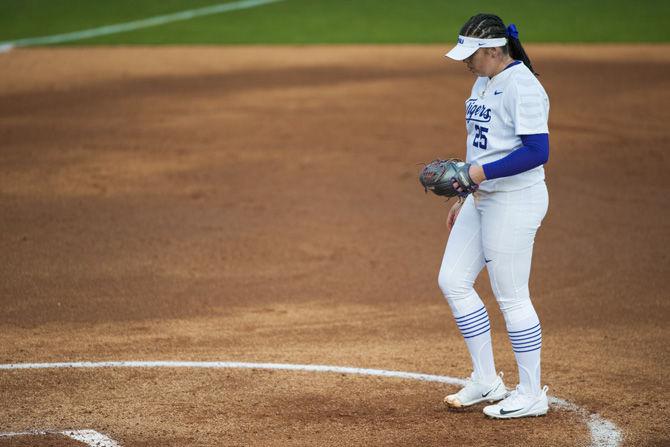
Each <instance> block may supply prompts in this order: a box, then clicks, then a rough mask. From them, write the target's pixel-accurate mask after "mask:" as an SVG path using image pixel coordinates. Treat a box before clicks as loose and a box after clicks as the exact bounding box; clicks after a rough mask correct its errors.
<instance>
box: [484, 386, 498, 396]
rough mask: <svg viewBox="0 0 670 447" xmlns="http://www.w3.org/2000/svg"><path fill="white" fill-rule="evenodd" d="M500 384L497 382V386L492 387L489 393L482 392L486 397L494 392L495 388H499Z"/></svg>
mask: <svg viewBox="0 0 670 447" xmlns="http://www.w3.org/2000/svg"><path fill="white" fill-rule="evenodd" d="M499 386H500V384H497V385H496V386H495V387H493V388H491V389H490V390H489V392H488V393H486V394H482V397H486V396H488V395H489V394H491V393H492V392H494V391H495V390H497V389H498V387H499Z"/></svg>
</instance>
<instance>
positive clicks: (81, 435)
mask: <svg viewBox="0 0 670 447" xmlns="http://www.w3.org/2000/svg"><path fill="white" fill-rule="evenodd" d="M45 435H63V436H67V437H68V438H70V439H74V440H75V441H79V442H83V443H84V444H86V445H87V446H89V447H121V445H120V444H118V443H117V442H116V441H114V440H113V439H111V438H110V437H108V436H106V435H103V434H102V433H99V432H97V431H95V430H65V431H55V430H31V431H19V432H6V433H0V437H6V438H8V437H14V436H45Z"/></svg>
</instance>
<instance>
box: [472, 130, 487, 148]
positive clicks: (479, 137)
mask: <svg viewBox="0 0 670 447" xmlns="http://www.w3.org/2000/svg"><path fill="white" fill-rule="evenodd" d="M488 131H489V129H488V127H484V126H479V125H477V124H475V138H474V139H473V140H472V145H473V146H474V147H478V148H479V149H486V143H487V142H488V140H487V139H486V132H488Z"/></svg>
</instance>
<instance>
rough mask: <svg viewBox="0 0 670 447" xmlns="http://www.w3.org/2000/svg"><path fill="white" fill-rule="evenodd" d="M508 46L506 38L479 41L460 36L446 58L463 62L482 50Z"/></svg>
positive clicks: (475, 38)
mask: <svg viewBox="0 0 670 447" xmlns="http://www.w3.org/2000/svg"><path fill="white" fill-rule="evenodd" d="M506 44H507V38H506V37H499V38H497V39H479V38H477V37H465V36H458V43H457V44H456V46H455V47H454V48H452V49H451V51H449V52H448V53H447V54H445V56H446V57H450V58H452V59H454V60H457V61H462V60H463V59H467V58H468V57H470V56H472V55H473V54H474V53H475V51H477V50H478V49H480V48H493V47H502V46H505V45H506Z"/></svg>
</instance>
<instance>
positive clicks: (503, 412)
mask: <svg viewBox="0 0 670 447" xmlns="http://www.w3.org/2000/svg"><path fill="white" fill-rule="evenodd" d="M521 410H523V408H517V409H516V410H509V411H505V410H503V409H502V408H501V409H500V414H502V415H505V414H510V413H516V412H517V411H521Z"/></svg>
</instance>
